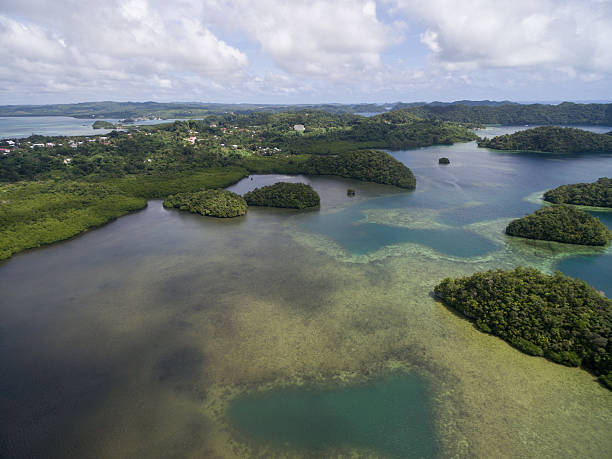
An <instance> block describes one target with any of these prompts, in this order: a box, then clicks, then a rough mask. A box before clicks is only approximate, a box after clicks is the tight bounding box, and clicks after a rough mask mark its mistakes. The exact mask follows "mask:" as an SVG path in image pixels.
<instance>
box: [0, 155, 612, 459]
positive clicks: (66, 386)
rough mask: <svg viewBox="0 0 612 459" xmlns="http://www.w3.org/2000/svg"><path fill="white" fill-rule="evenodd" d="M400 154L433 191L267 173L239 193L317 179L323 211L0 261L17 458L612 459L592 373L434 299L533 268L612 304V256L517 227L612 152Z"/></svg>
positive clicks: (136, 220) (138, 219)
mask: <svg viewBox="0 0 612 459" xmlns="http://www.w3.org/2000/svg"><path fill="white" fill-rule="evenodd" d="M392 154H393V155H394V156H395V157H396V158H397V159H399V160H400V161H402V162H404V163H406V164H407V165H408V166H409V167H410V168H411V169H412V170H413V171H414V173H415V175H416V176H417V183H418V185H417V189H416V190H415V191H403V190H398V189H396V188H393V187H387V186H382V185H375V184H367V183H360V182H356V181H353V180H345V179H339V178H331V177H301V176H298V177H287V176H253V180H251V178H247V179H244V180H243V181H241V182H239V183H237V184H236V185H234V186H232V187H230V189H232V190H234V191H236V192H238V193H244V192H247V191H249V190H250V189H252V188H254V187H256V186H261V185H263V184H271V183H274V182H276V181H279V180H290V181H303V182H306V183H310V184H312V185H313V187H314V188H315V189H316V190H317V191H318V192H319V194H320V195H321V201H322V204H321V207H320V208H319V209H316V210H309V211H300V212H298V211H291V210H274V209H253V208H252V209H249V212H248V214H247V215H246V216H245V217H240V218H236V219H230V220H218V219H212V218H204V217H199V216H196V215H190V214H185V213H181V212H179V211H174V210H167V209H164V208H163V207H162V206H161V202H160V201H151V202H150V203H149V206H148V208H147V209H145V210H143V211H141V212H137V213H135V214H132V215H129V216H126V217H123V218H121V219H119V220H117V221H115V222H113V223H111V224H109V225H107V226H105V227H103V228H100V229H97V230H94V231H90V232H88V233H86V234H84V235H82V236H80V237H77V238H74V239H72V240H70V241H66V242H63V243H59V244H55V245H53V246H50V247H47V248H43V249H39V250H33V251H29V252H27V253H23V254H20V255H17V256H15V257H13V259H11V260H9V261H7V262H4V263H2V264H0V291H1V292H2V295H1V296H0V368H2V377H1V378H0V456H2V457H15V458H17V457H245V456H252V455H260V456H263V457H265V456H270V455H274V454H281V455H296V456H309V455H310V456H321V455H324V456H325V455H330V456H334V455H338V454H356V455H360V454H361V455H363V454H370V455H373V456H388V457H430V456H442V457H446V456H450V455H455V456H457V457H469V456H479V457H511V456H513V455H514V456H523V457H528V456H530V455H532V456H539V457H546V456H547V457H560V456H563V455H574V456H580V457H605V455H606V451H607V452H609V451H610V450H611V449H612V440H611V438H610V436H609V431H610V429H611V428H612V419H611V418H610V413H612V404H611V403H610V397H609V392H607V391H606V390H605V389H602V388H601V387H600V386H599V385H597V383H595V382H594V381H593V378H592V376H591V375H589V374H588V373H586V372H584V371H582V370H579V369H569V368H566V367H562V366H560V365H555V364H552V363H550V362H546V361H545V360H544V359H538V358H534V357H530V356H526V355H524V354H521V353H520V352H518V351H516V350H514V349H512V348H510V347H509V346H507V345H506V344H505V343H503V342H502V341H501V340H498V339H496V338H494V337H491V336H489V335H485V334H482V333H479V332H477V331H476V330H474V328H473V327H472V326H471V324H469V323H468V322H467V321H465V320H463V319H462V318H461V317H458V316H457V315H455V314H453V313H452V312H451V311H448V310H447V309H446V308H444V306H442V305H440V304H439V303H436V302H435V301H433V300H432V299H431V297H430V292H431V290H432V289H433V286H435V285H436V283H437V282H439V281H440V279H442V278H444V277H446V276H455V275H467V274H470V273H471V272H474V271H478V270H482V269H494V268H511V267H514V266H516V265H518V264H522V265H532V266H536V267H538V268H540V269H543V270H544V271H548V272H551V271H553V270H554V269H557V268H559V269H562V270H563V271H564V272H566V273H568V274H570V275H572V276H577V277H580V278H582V279H584V280H587V281H588V282H591V283H592V284H593V285H595V286H597V287H598V288H600V289H602V290H604V291H606V292H607V293H608V294H609V292H611V291H612V287H611V286H610V278H611V277H612V276H609V275H607V273H610V272H612V271H611V270H610V266H611V265H610V261H611V259H612V256H611V254H610V250H609V249H589V248H586V249H584V248H578V249H577V248H575V247H567V246H566V245H563V244H554V243H546V244H538V243H534V242H532V241H523V240H521V239H518V238H510V237H507V236H505V235H504V234H503V229H504V227H505V225H506V224H507V222H508V221H509V219H511V218H516V217H519V216H522V215H524V214H525V213H528V212H532V211H533V210H535V209H537V208H538V207H539V206H540V205H541V204H540V203H539V202H538V200H537V196H538V194H539V193H540V192H542V191H544V190H546V189H549V188H551V187H555V186H558V185H561V184H565V183H574V182H579V181H593V180H595V179H596V178H598V177H601V176H611V175H612V154H603V155H583V156H579V155H575V156H555V155H535V154H510V153H508V154H504V153H496V152H492V151H489V150H486V149H478V148H477V147H476V146H475V145H474V143H469V144H458V145H454V146H448V147H446V146H444V147H431V148H423V149H418V150H411V151H399V152H392ZM441 156H446V157H448V158H450V160H451V164H450V165H449V166H440V165H438V163H437V160H438V158H439V157H441ZM347 188H354V189H355V190H356V191H357V194H356V196H355V197H348V196H347V195H346V189H347ZM594 214H595V215H597V216H599V217H600V218H601V219H602V221H604V222H605V223H606V224H607V225H608V226H610V227H612V220H611V218H610V215H612V214H609V213H594Z"/></svg>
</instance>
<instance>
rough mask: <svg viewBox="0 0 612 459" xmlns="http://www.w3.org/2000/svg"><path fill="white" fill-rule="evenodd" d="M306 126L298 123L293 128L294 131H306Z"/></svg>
mask: <svg viewBox="0 0 612 459" xmlns="http://www.w3.org/2000/svg"><path fill="white" fill-rule="evenodd" d="M305 129H306V128H305V127H304V125H303V124H296V125H294V126H293V130H294V131H298V132H304V130H305Z"/></svg>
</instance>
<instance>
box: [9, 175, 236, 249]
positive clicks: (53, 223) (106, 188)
mask: <svg viewBox="0 0 612 459" xmlns="http://www.w3.org/2000/svg"><path fill="white" fill-rule="evenodd" d="M246 175H247V172H246V171H245V170H244V169H240V168H236V167H228V168H223V169H209V170H205V171H200V172H195V173H191V174H189V173H177V174H163V175H134V176H126V177H122V178H116V179H99V178H97V179H95V180H94V181H91V182H83V181H81V182H73V181H62V182H58V181H55V180H47V181H45V182H18V183H12V184H5V185H0V260H2V259H5V258H8V257H10V256H11V255H12V254H14V253H17V252H20V251H22V250H25V249H29V248H33V247H40V246H41V245H44V244H50V243H52V242H56V241H61V240H64V239H68V238H70V237H72V236H76V235H77V234H79V233H81V232H83V231H86V230H88V229H90V228H93V227H96V226H100V225H103V224H105V223H108V222H109V221H111V220H114V219H115V218H118V217H120V216H122V215H125V214H127V213H129V212H132V211H135V210H138V209H142V208H143V207H145V206H146V204H147V201H146V199H151V198H160V197H165V196H167V195H169V194H172V193H178V192H180V191H196V190H201V189H203V188H218V187H225V186H228V185H230V184H232V183H234V182H236V181H238V180H240V179H241V178H243V177H245V176H246Z"/></svg>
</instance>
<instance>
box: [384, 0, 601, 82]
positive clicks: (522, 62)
mask: <svg viewBox="0 0 612 459" xmlns="http://www.w3.org/2000/svg"><path fill="white" fill-rule="evenodd" d="M391 3H392V4H393V6H394V7H395V8H396V11H398V12H401V13H402V14H405V15H407V16H410V17H413V18H415V17H416V18H419V19H420V20H422V21H423V23H424V25H425V31H424V32H423V34H422V35H421V41H422V43H423V44H425V45H426V46H427V47H428V48H429V49H430V50H431V52H432V53H433V58H434V63H437V64H439V65H442V66H443V67H444V68H446V69H448V70H462V69H468V70H469V69H478V68H528V67H531V68H536V69H540V70H544V69H551V70H558V71H562V72H564V73H565V74H566V75H568V76H570V75H571V74H573V75H574V76H578V75H579V74H582V73H584V74H590V75H591V76H592V75H593V74H598V73H599V74H609V73H611V72H612V47H611V46H610V43H612V2H610V1H609V0H538V1H533V0H497V1H485V0H428V1H427V2H422V1H419V0H397V1H393V2H391Z"/></svg>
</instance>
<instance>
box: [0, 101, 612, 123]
mask: <svg viewBox="0 0 612 459" xmlns="http://www.w3.org/2000/svg"><path fill="white" fill-rule="evenodd" d="M303 109H306V110H320V111H325V112H328V113H335V114H344V113H366V112H369V113H385V112H388V111H398V110H402V111H405V112H406V113H410V114H412V115H416V116H418V117H419V118H422V119H426V120H440V121H452V122H457V123H474V124H506V125H508V124H545V125H550V124H568V125H571V124H575V125H579V124H582V125H589V124H590V125H604V126H611V125H612V104H575V103H571V102H564V103H562V104H558V105H547V104H529V105H525V104H517V103H512V102H508V101H503V102H494V101H488V100H483V101H469V100H461V101H457V102H451V103H446V102H432V103H429V104H428V103H425V102H414V103H402V102H398V103H394V104H384V105H380V104H347V105H344V104H319V105H261V104H257V105H254V104H210V103H198V102H192V103H184V102H183V103H156V102H85V103H79V104H55V105H4V106H0V116H53V115H62V116H74V117H77V118H141V119H142V118H194V117H203V116H207V115H211V114H214V115H222V116H223V115H225V114H228V113H236V114H252V113H255V114H259V113H282V112H291V111H296V110H303Z"/></svg>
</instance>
